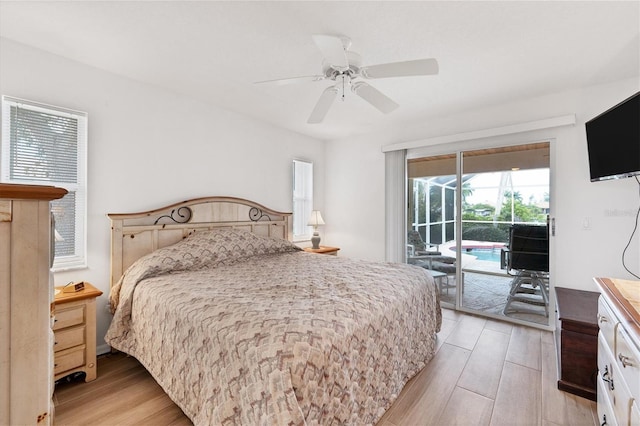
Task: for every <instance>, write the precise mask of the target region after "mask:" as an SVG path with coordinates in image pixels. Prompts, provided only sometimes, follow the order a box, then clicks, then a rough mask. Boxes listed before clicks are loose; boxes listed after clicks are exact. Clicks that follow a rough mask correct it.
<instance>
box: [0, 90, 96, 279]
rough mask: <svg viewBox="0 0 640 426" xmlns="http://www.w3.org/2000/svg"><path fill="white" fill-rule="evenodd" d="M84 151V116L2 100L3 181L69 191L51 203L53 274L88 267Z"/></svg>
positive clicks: (0, 170)
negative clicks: (53, 246) (54, 235)
mask: <svg viewBox="0 0 640 426" xmlns="http://www.w3.org/2000/svg"><path fill="white" fill-rule="evenodd" d="M86 150H87V114H86V113H84V112H78V111H71V110H68V109H64V108H58V107H53V106H49V105H43V104H39V103H36V102H31V101H26V100H22V99H16V98H11V97H8V96H3V97H2V144H1V151H0V159H1V163H0V180H1V181H2V182H5V183H18V184H30V185H52V186H58V187H61V188H65V189H66V190H67V191H69V192H68V194H67V195H65V196H64V197H63V198H61V199H59V200H55V201H53V202H52V203H51V210H52V212H53V215H54V218H55V229H56V244H55V261H54V264H53V269H54V270H63V269H68V268H75V267H83V266H85V265H86V261H85V252H86V238H85V217H86Z"/></svg>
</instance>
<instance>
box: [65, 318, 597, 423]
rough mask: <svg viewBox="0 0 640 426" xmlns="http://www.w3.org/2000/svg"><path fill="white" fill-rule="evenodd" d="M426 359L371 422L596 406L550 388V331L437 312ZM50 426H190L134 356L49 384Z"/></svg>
mask: <svg viewBox="0 0 640 426" xmlns="http://www.w3.org/2000/svg"><path fill="white" fill-rule="evenodd" d="M443 317H444V318H443V324H442V331H441V332H440V333H439V334H438V351H437V353H436V355H435V357H434V358H433V360H432V361H431V362H430V363H429V364H428V365H427V366H426V367H425V368H424V369H423V370H422V371H421V372H420V373H418V374H417V375H416V376H415V377H414V378H413V379H412V380H411V381H410V382H409V383H407V385H406V386H405V388H404V390H403V391H402V393H401V394H400V396H399V397H398V399H397V400H396V402H395V403H394V404H393V406H392V407H391V408H390V409H389V410H388V411H387V413H386V414H385V415H384V417H383V418H382V419H381V420H380V422H379V423H378V426H404V425H409V426H414V425H420V426H422V425H425V426H426V425H438V426H442V425H474V426H475V425H492V426H498V425H505V426H506V425H509V426H511V425H527V426H528V425H536V426H554V425H571V426H593V425H597V424H599V422H597V414H596V404H595V403H594V402H592V401H589V400H586V399H584V398H580V397H577V396H575V395H571V394H568V393H565V392H562V391H559V390H558V389H557V386H556V382H557V373H556V355H555V346H554V343H553V335H552V334H551V333H550V332H546V331H540V330H536V329H532V328H527V327H522V326H516V325H511V324H507V323H503V322H499V321H494V320H491V319H484V318H480V317H475V316H471V315H466V314H463V313H458V312H454V311H451V310H448V309H443ZM54 402H55V405H56V412H55V424H56V425H92V426H94V425H116V424H117V425H153V426H161V425H191V422H190V421H189V419H188V418H187V417H186V416H185V415H184V414H183V413H182V411H181V410H180V409H179V408H178V407H177V406H176V405H175V404H174V403H173V402H171V400H170V399H169V398H168V397H167V396H166V394H165V393H164V392H163V390H162V388H161V387H160V386H159V385H158V384H157V383H156V382H155V381H154V380H153V378H152V377H151V376H150V375H149V373H147V371H146V370H145V369H144V368H143V367H142V366H141V365H140V364H139V363H138V361H136V360H135V359H134V358H130V357H127V356H125V355H124V354H114V355H107V356H101V357H99V358H98V378H97V379H96V380H95V381H93V382H90V383H84V382H82V381H79V382H71V383H63V384H60V385H58V386H57V387H56V391H55V394H54Z"/></svg>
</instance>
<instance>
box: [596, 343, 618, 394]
mask: <svg viewBox="0 0 640 426" xmlns="http://www.w3.org/2000/svg"><path fill="white" fill-rule="evenodd" d="M615 369H616V363H615V360H614V358H613V353H612V352H611V350H610V349H609V347H608V346H607V342H606V340H605V338H604V335H603V334H602V333H599V335H598V382H602V383H599V384H600V385H601V386H602V387H603V388H598V403H599V402H600V397H601V396H606V397H607V400H608V401H609V402H610V405H612V406H613V402H614V401H615V393H614V392H615V385H616V384H617V381H618V380H620V381H621V380H622V377H619V378H618V377H616V374H615V371H614V370H615Z"/></svg>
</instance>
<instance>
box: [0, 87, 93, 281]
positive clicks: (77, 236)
mask: <svg viewBox="0 0 640 426" xmlns="http://www.w3.org/2000/svg"><path fill="white" fill-rule="evenodd" d="M12 107H17V108H24V109H29V110H31V111H37V112H43V113H46V114H50V115H57V116H60V117H66V118H73V119H75V120H77V152H76V160H77V161H76V167H77V169H76V173H77V178H76V181H75V182H60V181H55V180H51V179H38V178H37V177H35V178H34V179H25V178H20V179H15V178H12V176H11V169H10V158H11V126H12V123H11V108H12ZM87 119H88V117H87V113H86V112H81V111H74V110H70V109H67V108H62V107H57V106H52V105H46V104H42V103H39V102H34V101H29V100H25V99H19V98H13V97H10V96H2V141H1V143H0V181H1V182H4V183H15V184H28V185H51V186H57V187H60V188H65V189H66V190H67V191H69V192H71V193H75V216H74V221H73V223H74V228H73V230H74V236H73V240H74V244H73V251H74V253H73V254H72V255H64V256H61V255H56V257H55V259H54V263H53V267H52V269H53V270H54V271H63V270H69V269H77V268H85V267H86V265H87V263H86V253H87V238H86V228H87V227H86V217H87ZM63 199H64V198H63ZM52 205H54V203H52ZM55 210H56V209H55V206H54V207H53V208H52V211H53V214H54V217H55V215H56V211H55Z"/></svg>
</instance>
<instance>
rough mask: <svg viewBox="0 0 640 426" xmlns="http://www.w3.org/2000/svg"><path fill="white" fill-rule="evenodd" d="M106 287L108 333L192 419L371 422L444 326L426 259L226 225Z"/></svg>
mask: <svg viewBox="0 0 640 426" xmlns="http://www.w3.org/2000/svg"><path fill="white" fill-rule="evenodd" d="M111 296H112V303H114V304H116V305H117V309H116V311H115V315H114V319H113V322H112V324H111V327H110V329H109V331H108V333H107V336H106V340H107V342H108V343H109V344H110V345H112V346H113V347H114V348H116V349H119V350H121V351H124V352H126V353H129V354H131V355H132V356H134V357H136V358H137V359H138V360H140V362H142V364H143V365H144V366H145V367H146V368H147V369H148V370H149V372H150V373H151V374H152V375H153V376H154V377H155V379H156V380H157V381H158V383H159V384H160V385H161V386H162V387H163V388H164V390H165V391H166V392H167V394H168V395H169V396H170V397H171V398H172V399H173V400H174V401H175V402H176V403H177V404H178V405H179V406H180V407H181V408H182V410H183V411H184V412H185V414H186V415H187V416H189V418H191V419H192V421H193V422H194V423H195V424H196V425H209V424H215V425H218V424H238V425H289V424H295V425H302V424H309V425H313V424H374V423H375V422H376V421H377V420H378V419H379V418H380V417H381V416H382V414H383V413H384V412H385V410H386V409H387V408H388V407H389V406H390V405H391V404H392V402H393V401H394V400H395V399H396V397H397V396H398V394H399V392H400V391H401V389H402V387H403V386H404V384H405V383H406V382H407V381H408V380H409V379H410V378H411V377H412V376H413V375H415V374H416V373H417V372H418V371H419V370H420V369H422V368H423V367H424V366H425V364H426V363H427V362H428V361H429V360H430V359H431V357H432V356H433V354H434V351H435V333H436V331H438V330H439V327H440V321H441V316H440V306H439V300H438V296H437V291H436V287H435V285H434V283H433V279H432V278H431V277H430V276H429V275H427V273H426V272H425V270H424V269H422V268H418V267H414V266H410V265H398V264H384V263H374V262H367V261H358V260H349V259H346V258H340V257H334V256H326V255H317V254H311V253H306V252H302V251H300V250H299V249H298V248H297V247H295V246H293V245H292V244H290V243H288V242H286V241H282V240H271V239H268V238H264V237H258V236H255V235H253V234H249V233H247V232H244V231H231V230H229V231H214V232H205V233H200V234H196V235H195V236H192V237H189V238H187V239H185V240H184V241H182V242H180V243H178V244H176V245H175V246H171V247H167V248H164V249H160V250H158V251H156V252H154V253H152V254H151V255H148V256H146V257H145V258H142V259H141V260H140V261H139V262H138V263H136V264H134V265H133V266H132V267H131V268H129V270H128V271H127V273H126V274H125V275H124V277H123V279H122V280H121V281H120V283H119V285H118V286H115V287H114V290H113V291H112V295H111Z"/></svg>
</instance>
